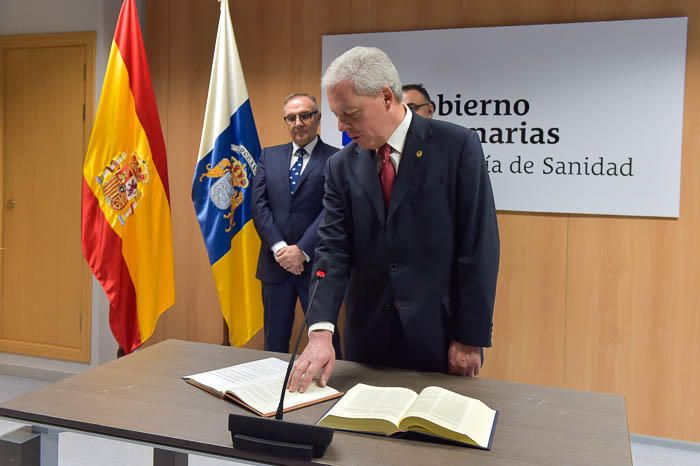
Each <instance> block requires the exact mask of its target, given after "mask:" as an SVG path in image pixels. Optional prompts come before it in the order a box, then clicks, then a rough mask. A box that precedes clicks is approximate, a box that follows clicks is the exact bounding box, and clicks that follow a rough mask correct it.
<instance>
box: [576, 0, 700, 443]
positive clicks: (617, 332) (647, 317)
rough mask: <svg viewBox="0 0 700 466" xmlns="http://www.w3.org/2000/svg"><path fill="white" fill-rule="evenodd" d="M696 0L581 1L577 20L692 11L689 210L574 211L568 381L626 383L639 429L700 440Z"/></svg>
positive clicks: (686, 163) (684, 199) (604, 385)
mask: <svg viewBox="0 0 700 466" xmlns="http://www.w3.org/2000/svg"><path fill="white" fill-rule="evenodd" d="M690 4H695V2H686V1H674V2H657V1H645V2H640V1H634V2H633V1H617V2H605V1H587V2H580V1H579V2H576V11H575V14H576V19H577V20H602V19H606V20H607V19H623V18H624V19H628V18H647V17H666V16H685V15H688V16H689V35H688V52H687V56H688V62H687V71H686V95H685V122H684V135H683V136H684V144H683V161H682V162H683V168H682V178H681V213H680V218H679V219H678V220H670V219H643V218H629V217H628V218H605V217H602V218H601V217H583V216H582V217H572V219H571V221H570V226H569V248H568V258H567V271H568V272H567V275H568V283H567V316H566V338H565V341H566V360H565V368H566V372H565V384H566V385H567V386H570V387H574V388H582V389H587V390H597V391H606V392H619V393H623V394H624V395H625V397H626V402H627V406H628V410H629V423H630V427H631V430H632V431H633V432H637V433H642V434H649V435H663V436H669V437H675V438H681V439H687V440H696V441H697V440H700V429H699V428H698V424H697V418H698V417H697V414H698V402H697V396H696V394H697V387H698V385H697V382H698V380H700V365H698V364H697V363H695V362H694V361H697V360H698V357H700V345H698V343H697V335H699V334H700V333H699V331H700V315H698V313H697V309H698V305H697V303H698V302H700V290H699V289H698V283H699V281H698V277H699V275H700V261H698V258H700V254H699V253H700V241H699V240H698V235H697V231H698V229H699V228H700V222H699V218H700V216H699V215H698V209H699V208H700V196H699V194H700V193H698V186H699V185H700V166H698V162H697V153H698V150H700V144H699V141H698V140H697V137H696V136H695V134H696V133H697V130H698V128H697V126H696V124H693V123H692V122H694V121H697V115H698V112H697V108H698V97H699V96H700V87H699V86H700V79H699V78H700V73H699V72H700V69H699V68H698V59H697V56H698V53H699V52H700V49H699V46H700V42H699V41H698V39H699V37H698V32H700V30H698V27H697V26H696V23H695V22H694V21H696V20H697V18H698V16H697V13H698V12H697V10H696V9H695V11H690V10H689V8H688V7H689V5H690ZM642 136H643V135H640V137H642ZM659 163H663V158H662V157H661V154H660V160H659ZM693 413H694V415H693Z"/></svg>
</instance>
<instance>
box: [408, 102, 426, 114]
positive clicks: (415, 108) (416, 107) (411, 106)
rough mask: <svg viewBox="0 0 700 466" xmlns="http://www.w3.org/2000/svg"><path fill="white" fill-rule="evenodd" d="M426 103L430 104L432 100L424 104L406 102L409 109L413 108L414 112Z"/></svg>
mask: <svg viewBox="0 0 700 466" xmlns="http://www.w3.org/2000/svg"><path fill="white" fill-rule="evenodd" d="M426 105H430V102H426V103H424V104H406V107H408V108H409V109H411V111H412V112H415V111H416V110H418V109H419V108H421V107H425V106H426Z"/></svg>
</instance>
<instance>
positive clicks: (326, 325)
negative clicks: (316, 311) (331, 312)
mask: <svg viewBox="0 0 700 466" xmlns="http://www.w3.org/2000/svg"><path fill="white" fill-rule="evenodd" d="M316 330H328V331H329V332H331V333H335V325H333V324H331V323H330V322H316V323H315V324H313V325H311V326H310V327H309V334H311V332H313V331H316Z"/></svg>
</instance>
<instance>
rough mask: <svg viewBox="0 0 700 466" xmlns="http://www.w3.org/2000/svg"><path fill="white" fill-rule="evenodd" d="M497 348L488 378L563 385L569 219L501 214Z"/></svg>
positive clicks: (489, 358) (489, 354)
mask: <svg viewBox="0 0 700 466" xmlns="http://www.w3.org/2000/svg"><path fill="white" fill-rule="evenodd" d="M498 226H499V230H500V236H501V261H500V270H499V274H498V289H497V292H496V311H495V313H494V328H493V348H490V349H487V350H486V352H485V365H484V369H483V374H482V375H483V376H484V377H490V378H498V379H504V380H511V381H517V382H527V383H536V384H544V385H562V384H563V383H564V316H565V304H566V297H565V294H564V291H565V284H566V262H565V257H566V254H565V252H566V244H567V238H566V228H567V218H566V216H558V215H551V216H547V215H526V214H503V213H502V214H499V217H498Z"/></svg>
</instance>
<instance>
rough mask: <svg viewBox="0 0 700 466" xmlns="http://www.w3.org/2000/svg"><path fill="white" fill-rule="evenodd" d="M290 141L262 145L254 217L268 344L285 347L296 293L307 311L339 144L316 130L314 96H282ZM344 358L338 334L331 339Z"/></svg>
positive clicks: (267, 346)
mask: <svg viewBox="0 0 700 466" xmlns="http://www.w3.org/2000/svg"><path fill="white" fill-rule="evenodd" d="M283 112H284V115H283V120H284V122H285V124H286V126H287V128H288V130H289V134H290V135H291V137H292V141H291V142H289V143H288V144H282V145H279V146H274V147H267V148H265V149H263V151H262V153H261V154H260V159H259V161H258V169H257V172H256V175H255V179H254V181H253V198H252V209H253V222H254V224H255V228H256V230H257V231H258V235H259V236H260V239H261V247H260V254H259V257H258V268H257V273H256V277H257V278H258V279H259V280H260V281H261V282H262V299H263V308H264V333H265V349H266V350H268V351H278V352H283V353H286V352H287V351H288V350H289V338H290V335H291V331H292V324H293V322H294V310H295V308H296V303H297V299H299V301H301V306H302V309H303V310H304V312H306V309H307V304H308V298H309V282H310V279H311V264H312V263H313V259H314V249H315V248H316V245H317V243H318V239H319V236H318V226H319V224H320V222H321V219H322V218H323V213H324V210H323V203H322V199H323V186H324V180H325V170H326V163H327V162H328V158H329V157H330V156H331V155H332V154H333V153H335V152H336V151H337V150H338V149H337V148H335V147H332V146H329V145H328V144H326V143H324V142H323V141H321V139H320V138H319V137H318V135H317V131H318V125H319V122H320V120H321V115H320V113H319V111H318V106H317V104H316V99H315V98H314V96H312V95H309V94H303V93H299V94H292V95H290V96H289V97H287V98H285V99H284V107H283ZM333 343H334V345H335V348H336V350H337V351H338V353H337V357H338V358H340V344H339V339H338V336H337V335H335V338H334V339H333Z"/></svg>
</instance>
